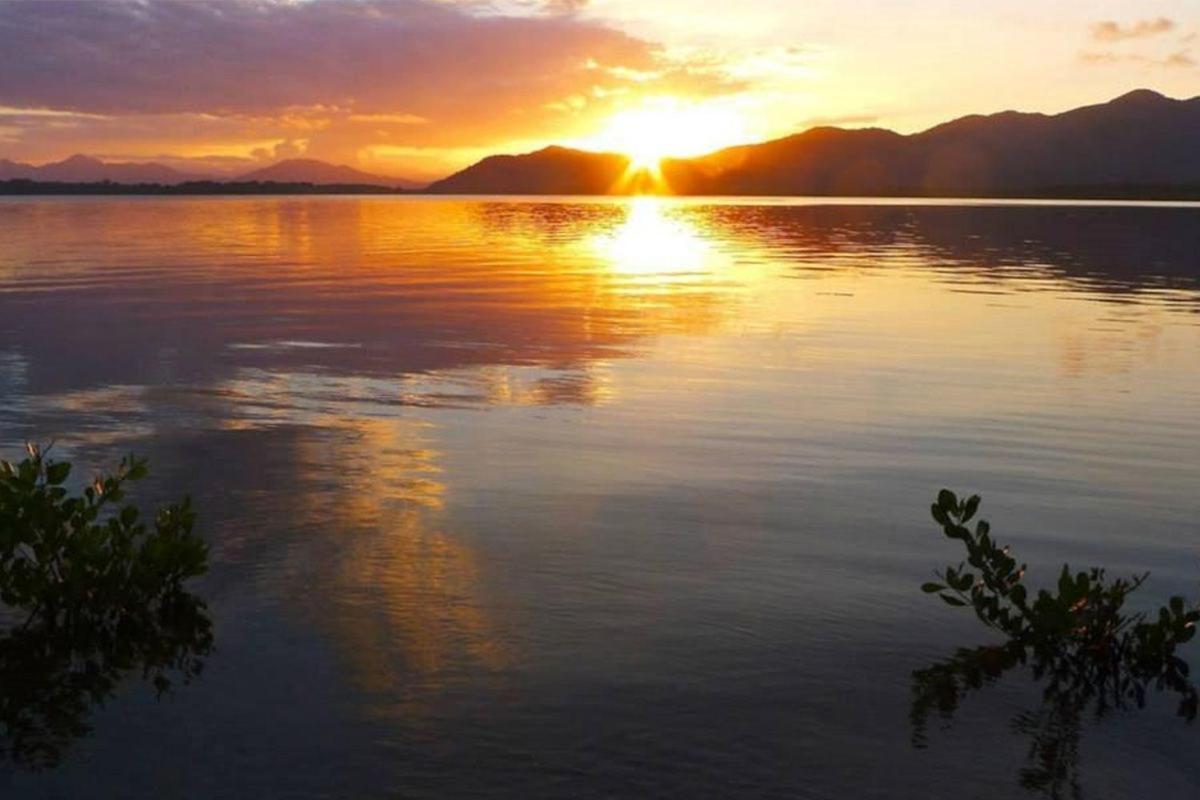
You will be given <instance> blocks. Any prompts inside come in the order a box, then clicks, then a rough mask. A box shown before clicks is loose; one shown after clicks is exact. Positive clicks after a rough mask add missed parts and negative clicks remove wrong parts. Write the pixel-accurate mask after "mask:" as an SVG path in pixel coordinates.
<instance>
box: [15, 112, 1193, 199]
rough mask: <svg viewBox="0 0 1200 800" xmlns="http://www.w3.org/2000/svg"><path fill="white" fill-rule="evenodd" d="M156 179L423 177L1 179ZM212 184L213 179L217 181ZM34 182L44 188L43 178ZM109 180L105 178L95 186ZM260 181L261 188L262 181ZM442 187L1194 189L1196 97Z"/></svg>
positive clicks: (565, 160)
mask: <svg viewBox="0 0 1200 800" xmlns="http://www.w3.org/2000/svg"><path fill="white" fill-rule="evenodd" d="M13 179H24V180H28V181H35V182H38V183H48V182H57V183H75V184H99V183H102V182H105V181H108V182H112V183H117V184H160V185H162V186H168V187H176V188H174V189H171V191H173V192H174V191H180V192H184V193H186V192H187V191H190V189H189V187H188V186H186V185H184V186H180V185H181V184H187V183H189V182H192V181H206V182H208V183H206V184H205V185H204V187H196V190H197V191H200V189H201V188H203V189H204V190H205V191H208V192H212V191H213V190H214V186H215V188H216V190H217V191H220V190H221V188H220V187H221V185H222V184H226V183H229V184H233V183H241V184H254V183H273V184H288V185H292V186H296V185H301V184H312V185H314V186H328V187H332V188H331V189H330V190H331V191H341V190H342V189H343V188H345V189H349V188H350V187H353V186H372V187H386V188H387V189H395V188H398V187H399V188H404V189H413V188H417V187H419V186H420V184H419V183H416V182H413V181H406V180H402V179H399V178H390V177H385V176H382V175H373V174H371V173H367V172H363V171H361V170H358V169H355V168H353V167H348V166H341V165H336V164H330V163H327V162H324V161H317V160H315V159H288V160H285V161H280V162H279V163H277V164H272V165H270V166H267V167H263V168H261V169H256V170H254V171H252V172H248V173H245V174H243V175H238V176H236V177H232V178H230V177H222V178H213V177H212V176H205V175H195V174H188V173H184V172H181V171H179V170H176V169H174V168H172V167H168V166H165V165H162V164H155V163H146V164H133V163H111V162H103V161H100V160H98V159H95V158H90V157H88V156H82V155H76V156H71V157H70V158H68V159H66V160H64V161H59V162H56V163H52V164H45V165H42V166H31V165H28V164H20V163H17V162H14V161H6V160H3V159H0V181H5V180H13ZM214 182H215V184H214ZM34 188H35V189H36V187H34ZM99 188H100V189H101V190H103V188H104V187H102V186H101V187H99ZM250 188H251V189H253V188H255V187H253V186H251V187H250ZM425 191H428V192H430V193H435V194H549V195H605V194H640V193H646V192H662V193H668V194H679V195H751V196H752V195H816V196H822V195H824V196H836V195H843V196H854V195H859V196H905V195H909V196H960V197H989V196H994V197H1014V196H1025V197H1039V196H1042V197H1141V198H1153V197H1164V198H1167V197H1188V198H1194V199H1200V97H1196V98H1193V99H1190V100H1175V99H1171V98H1169V97H1164V96H1163V95H1161V94H1158V93H1156V92H1152V91H1150V90H1147V89H1140V90H1137V91H1134V92H1130V93H1129V94H1125V95H1122V96H1121V97H1118V98H1116V99H1115V100H1111V101H1109V102H1107V103H1102V104H1099V105H1093V106H1086V107H1083V108H1077V109H1074V110H1073V111H1067V112H1064V113H1061V114H1053V115H1048V114H1033V113H1021V112H1016V111H1004V112H1001V113H998V114H991V115H986V116H985V115H972V116H967V117H962V118H961V119H957V120H954V121H952V122H947V123H945V124H943V125H938V126H936V127H934V128H930V129H929V130H926V131H922V132H920V133H915V134H909V135H903V134H899V133H895V132H893V131H889V130H884V129H881V128H866V129H843V128H834V127H818V128H812V129H810V130H808V131H805V132H803V133H798V134H795V135H793V136H788V137H785V138H782V139H776V140H774V141H769V142H763V143H760V144H748V145H742V146H738V147H730V148H726V149H724V150H720V151H717V152H715V153H711V154H708V155H704V156H699V157H697V158H689V159H666V160H664V161H663V162H662V163H661V165H660V166H659V170H658V171H657V173H656V174H652V173H651V172H650V171H647V170H635V169H632V168H631V162H630V159H629V157H628V156H625V155H621V154H618V153H593V152H588V151H583V150H575V149H570V148H566V147H559V146H552V147H547V148H544V149H542V150H539V151H537V152H534V153H527V154H524V155H496V156H489V157H488V158H485V159H483V160H482V161H479V162H478V163H476V164H474V165H472V166H470V167H468V168H466V169H464V170H462V171H460V172H457V173H455V174H453V175H451V176H449V177H447V178H444V179H442V180H440V181H436V182H435V183H433V184H431V185H430V186H428V187H427V188H426V189H425Z"/></svg>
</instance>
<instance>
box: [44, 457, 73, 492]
mask: <svg viewBox="0 0 1200 800" xmlns="http://www.w3.org/2000/svg"><path fill="white" fill-rule="evenodd" d="M70 474H71V464H70V463H69V462H67V461H56V462H54V463H53V464H48V465H47V466H46V483H48V484H50V485H51V486H58V485H59V484H61V483H62V482H63V481H65V480H66V479H67V476H68V475H70Z"/></svg>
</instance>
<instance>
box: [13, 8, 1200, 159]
mask: <svg viewBox="0 0 1200 800" xmlns="http://www.w3.org/2000/svg"><path fill="white" fill-rule="evenodd" d="M1135 88H1150V89H1154V90H1156V91H1159V92H1162V93H1163V94H1166V95H1169V96H1172V97H1181V98H1184V97H1194V96H1197V95H1200V0H1137V1H1133V0H1089V2H1087V3H1081V2H1078V0H1069V2H1068V0H1005V1H1003V2H1002V1H1001V0H988V1H987V2H984V0H957V1H955V2H952V1H951V0H736V1H727V0H704V1H703V2H699V1H698V0H208V1H207V2H193V1H190V0H182V1H176V0H129V1H128V2H126V0H81V1H80V2H74V1H72V0H0V158H10V159H13V160H17V161H24V162H30V163H45V162H48V161H54V160H58V159H61V158H64V157H66V156H69V155H71V154H74V153H86V154H89V155H93V156H97V157H100V158H103V159H105V160H112V161H158V162H160V163H165V164H169V165H171V166H174V167H177V168H179V169H184V170H187V171H191V172H197V173H214V174H235V173H237V172H240V171H245V170H249V169H254V168H257V167H259V166H265V165H267V164H269V163H273V162H274V161H277V160H279V159H281V158H290V157H309V158H319V159H322V160H326V161H332V162H335V163H342V164H350V165H352V166H356V167H359V168H361V169H365V170H368V171H371V172H376V173H380V174H387V175H394V176H400V177H411V178H414V179H428V178H434V177H440V176H442V175H445V174H447V173H448V172H451V171H453V170H455V169H458V168H461V167H463V166H466V165H468V164H469V163H472V162H474V161H476V160H478V159H479V158H481V157H483V156H485V155H488V154H491V153H501V152H527V151H531V150H535V149H538V148H540V147H542V146H545V145H548V144H556V143H557V144H566V145H570V146H578V147H585V148H590V149H604V150H622V151H630V150H637V149H638V148H639V146H640V147H641V148H642V149H646V150H652V151H654V153H658V152H662V153H664V154H670V155H693V154H698V153H700V152H704V151H707V150H711V149H716V148H718V147H723V146H727V145H731V144H737V143H742V142H750V141H760V140H764V139H769V138H774V137H778V136H784V135H787V134H790V133H794V132H797V131H799V130H803V129H805V128H808V127H812V126H814V125H840V126H843V127H867V126H879V127H886V128H891V129H893V130H897V131H900V132H903V133H910V132H915V131H919V130H923V129H924V128H927V127H930V126H932V125H935V124H937V123H939V122H943V121H946V120H948V119H952V118H955V117H959V116H963V115H965V114H971V113H991V112H996V111H1002V110H1006V109H1017V110H1022V111H1040V112H1047V113H1052V112H1058V111H1064V110H1067V109H1070V108H1074V107H1077V106H1081V105H1088V104H1091V103H1097V102H1103V101H1105V100H1108V99H1111V98H1113V97H1116V96H1118V95H1120V94H1123V93H1125V92H1127V91H1130V90H1132V89H1135Z"/></svg>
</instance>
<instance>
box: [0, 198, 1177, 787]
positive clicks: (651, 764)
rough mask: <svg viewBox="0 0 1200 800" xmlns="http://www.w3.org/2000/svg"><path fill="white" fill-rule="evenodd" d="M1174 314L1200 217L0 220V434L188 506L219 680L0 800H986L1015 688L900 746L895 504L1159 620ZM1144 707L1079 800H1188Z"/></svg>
mask: <svg viewBox="0 0 1200 800" xmlns="http://www.w3.org/2000/svg"><path fill="white" fill-rule="evenodd" d="M1198 312H1200V207H1188V206H1176V207H1119V206H1104V205H1100V206H1070V205H1019V204H1018V205H979V204H976V205H954V204H940V205H906V204H903V203H900V204H897V203H886V204H876V205H872V204H843V205H837V204H803V203H801V204H787V203H783V204H781V203H763V204H755V203H753V202H747V203H740V204H732V203H719V204H706V203H703V202H694V201H691V202H682V201H681V202H667V201H654V200H639V201H628V202H627V201H621V202H553V201H544V202H543V201H507V200H504V199H479V200H454V199H448V200H434V199H392V198H369V199H363V198H313V199H309V198H301V199H293V198H262V199H259V198H254V199H220V198H201V199H25V200H5V201H2V202H0V397H3V401H4V402H3V404H2V405H0V450H2V451H3V452H4V453H5V454H8V455H9V456H12V455H15V454H16V453H17V449H18V447H19V446H20V444H21V443H22V442H23V441H25V440H37V441H42V442H48V441H51V440H54V441H56V442H57V445H56V447H57V451H56V452H57V453H58V455H59V456H61V457H67V458H71V459H73V460H76V461H77V462H80V463H82V464H83V465H84V466H85V469H84V470H83V472H84V473H86V472H88V471H89V470H91V469H93V468H98V467H100V466H103V465H105V464H110V463H111V462H113V461H115V459H116V458H117V457H118V456H119V455H120V454H122V453H124V452H127V451H131V450H132V451H135V452H138V453H141V454H145V455H147V456H149V458H150V461H151V465H152V468H153V472H154V474H153V477H152V479H151V480H149V481H148V482H147V483H146V484H145V485H144V486H143V487H142V491H141V493H140V495H139V496H140V498H141V499H142V500H143V501H145V502H161V501H165V500H167V499H169V498H172V497H174V496H176V495H180V494H183V493H184V492H191V493H192V495H193V496H194V499H195V501H196V503H197V505H198V507H199V508H200V509H201V523H200V529H201V531H202V533H203V535H204V537H205V538H206V539H207V540H208V541H209V542H210V543H211V545H212V561H213V564H212V570H211V573H210V575H209V576H208V577H207V578H206V579H205V580H204V581H203V582H201V584H200V585H199V587H198V588H199V590H200V591H201V592H202V593H203V594H204V595H205V597H206V598H207V599H208V601H209V604H210V607H211V609H212V612H213V616H214V618H215V620H216V623H217V646H218V651H217V652H216V653H215V654H214V655H213V656H212V658H211V659H209V662H208V666H207V669H206V671H205V673H204V675H203V677H202V679H201V680H200V681H199V682H198V683H195V684H193V685H191V686H188V687H185V688H183V689H181V690H180V691H178V692H174V693H172V694H171V695H169V696H168V697H166V698H164V699H162V700H160V701H156V700H155V698H154V696H153V693H152V692H151V691H150V690H149V689H147V688H146V687H144V686H141V685H140V684H139V682H138V681H136V680H133V681H131V682H129V683H128V685H126V686H125V687H124V688H123V690H122V691H121V692H120V693H119V695H118V696H117V698H115V699H114V700H113V701H111V702H109V703H107V704H106V705H104V706H103V707H102V708H100V709H98V710H97V711H96V712H95V713H94V714H93V715H92V716H91V719H90V724H91V727H92V728H93V730H92V733H91V734H90V735H89V736H87V737H85V738H82V739H80V740H79V741H77V742H75V744H74V745H73V746H72V747H71V749H70V751H69V752H68V754H67V757H66V759H65V761H64V763H63V764H62V766H61V767H60V768H58V769H57V770H54V771H50V772H44V773H38V774H31V773H29V772H26V771H23V770H19V769H15V768H12V767H11V765H4V764H0V792H2V793H3V795H4V796H5V797H63V798H75V797H86V796H95V797H181V798H183V797H186V798H213V797H264V798H265V797H271V798H275V797H281V798H282V797H287V798H291V797H295V798H317V797H364V798H366V797H380V798H447V797H521V798H535V797H583V798H592V797H596V798H600V797H621V798H624V797H629V798H642V797H679V798H699V797H735V796H744V797H800V798H847V797H855V798H873V797H878V798H893V797H913V798H917V797H919V798H951V797H953V798H962V797H995V798H1018V797H1025V796H1028V795H1027V794H1025V793H1024V791H1023V790H1022V789H1021V787H1020V786H1019V784H1018V780H1017V770H1018V769H1020V768H1021V767H1022V766H1023V765H1024V763H1025V756H1026V751H1027V749H1028V746H1029V745H1028V742H1027V741H1026V740H1025V739H1024V738H1022V737H1021V736H1018V735H1016V734H1014V733H1013V731H1012V729H1011V728H1010V725H1009V720H1010V719H1011V718H1012V717H1013V715H1014V714H1016V713H1018V712H1020V711H1021V710H1022V709H1024V708H1028V707H1030V706H1031V705H1032V706H1036V704H1037V699H1038V694H1037V690H1036V689H1035V688H1034V687H1032V686H1030V685H1028V683H1027V682H1021V681H1015V682H1008V683H1005V684H1001V685H998V686H995V687H992V688H991V689H989V690H987V691H985V692H983V693H980V694H978V695H976V696H974V697H972V698H971V699H970V700H969V701H968V702H967V703H966V704H965V705H964V707H963V708H962V710H961V712H960V713H959V715H958V716H957V717H956V718H955V720H954V724H953V725H952V726H950V727H947V728H945V729H943V728H942V727H940V726H935V727H934V729H933V730H932V731H931V736H930V742H929V746H928V747H927V748H925V749H916V748H914V747H913V745H912V743H911V741H910V738H911V731H910V728H909V722H908V710H909V700H910V676H911V673H912V671H913V670H914V669H916V668H920V667H923V666H926V665H927V664H929V663H930V662H931V661H933V660H935V659H938V658H941V657H943V656H945V655H947V654H948V653H949V652H951V651H952V650H953V649H954V648H955V647H958V646H974V645H978V644H983V643H986V642H988V641H989V639H988V637H987V635H986V633H985V632H984V631H983V630H982V629H980V628H979V626H978V624H977V623H974V622H973V621H972V620H971V619H969V618H968V617H967V616H965V615H963V614H961V613H955V612H954V610H952V609H949V608H946V607H945V606H943V605H942V604H940V603H937V602H936V601H935V600H933V599H931V598H929V597H926V596H924V595H922V594H920V592H919V591H918V589H917V587H918V586H919V584H920V583H921V582H922V581H924V580H925V579H927V578H928V576H929V574H930V571H931V570H932V569H933V568H934V567H936V566H940V565H943V564H945V563H947V562H948V561H951V560H957V559H958V556H959V554H958V552H956V551H955V549H954V548H953V547H952V546H951V544H950V543H949V542H947V540H945V539H944V538H943V537H942V536H941V535H940V533H938V532H937V531H935V529H934V528H933V526H932V523H931V521H930V520H928V503H929V501H930V499H931V498H932V495H933V494H934V492H935V491H936V490H937V489H938V488H940V487H941V486H945V485H948V486H951V487H953V488H956V489H959V490H962V491H978V492H980V493H982V494H983V496H984V511H985V512H986V513H985V516H987V517H989V518H990V519H991V520H992V522H993V525H994V526H995V528H996V530H997V532H998V534H999V535H1000V537H1001V538H1002V539H1004V540H1006V541H1010V542H1012V543H1013V544H1014V545H1015V546H1016V548H1017V549H1018V553H1019V554H1020V555H1021V556H1022V557H1023V558H1025V559H1027V560H1028V561H1029V562H1030V563H1031V564H1033V565H1035V568H1034V570H1033V580H1034V581H1035V582H1040V581H1048V580H1051V579H1052V578H1053V577H1054V574H1055V572H1056V569H1057V566H1058V565H1059V564H1061V562H1062V561H1071V562H1072V563H1079V564H1080V565H1084V564H1085V563H1093V564H1104V565H1107V566H1108V567H1110V568H1111V569H1113V570H1115V571H1117V572H1128V571H1138V570H1152V571H1153V577H1152V579H1151V581H1150V583H1149V585H1148V587H1147V589H1145V590H1144V592H1143V593H1144V594H1145V597H1144V598H1143V602H1147V603H1149V602H1153V601H1155V600H1159V599H1162V598H1165V596H1166V595H1167V594H1168V593H1171V592H1187V593H1189V594H1191V595H1193V596H1194V595H1195V594H1196V592H1197V590H1198V587H1200V522H1198V520H1200V313H1198ZM1198 649H1200V648H1194V649H1193V650H1192V652H1191V653H1190V655H1191V656H1192V660H1193V663H1196V661H1197V657H1198V656H1200V652H1197V650H1198ZM1171 712H1172V709H1171V708H1170V707H1169V706H1167V705H1166V704H1165V703H1159V704H1155V703H1152V704H1151V707H1150V708H1149V709H1148V710H1147V711H1146V712H1144V713H1141V714H1130V715H1125V716H1122V717H1119V718H1117V719H1116V720H1112V721H1109V722H1108V723H1106V724H1103V725H1100V726H1097V727H1095V728H1094V729H1091V728H1089V729H1088V730H1087V731H1086V735H1085V738H1084V740H1083V743H1082V749H1081V757H1080V774H1081V776H1082V788H1083V791H1084V795H1085V796H1086V797H1089V798H1130V797H1150V796H1154V797H1156V798H1191V797H1195V796H1196V794H1197V793H1198V792H1200V762H1198V761H1197V760H1196V757H1195V756H1196V753H1197V752H1198V750H1197V745H1200V729H1197V728H1196V727H1194V726H1193V727H1188V726H1186V725H1185V724H1184V723H1182V722H1180V721H1178V720H1177V719H1175V718H1174V717H1173V716H1172V713H1171Z"/></svg>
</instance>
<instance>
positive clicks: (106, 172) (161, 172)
mask: <svg viewBox="0 0 1200 800" xmlns="http://www.w3.org/2000/svg"><path fill="white" fill-rule="evenodd" d="M5 180H30V181H38V182H45V183H102V182H104V181H109V182H112V183H120V184H139V183H140V184H162V185H165V186H177V185H179V184H182V183H188V182H191V181H213V180H217V181H221V182H225V183H252V182H259V183H287V184H302V183H311V184H314V185H317V186H322V185H342V186H385V187H389V188H395V187H404V188H414V187H418V186H421V185H422V184H420V183H416V182H414V181H407V180H404V179H401V178H389V177H385V176H383V175H373V174H371V173H369V172H363V171H362V170H358V169H355V168H353V167H346V166H341V165H338V164H330V163H327V162H325V161H317V160H316V159H311V158H292V159H287V160H285V161H280V162H278V163H276V164H272V165H271V166H268V167H263V168H262V169H256V170H253V171H251V172H247V173H245V174H242V175H237V176H233V177H221V178H214V177H212V176H211V175H200V174H193V173H187V172H182V171H180V170H177V169H175V168H173V167H168V166H165V165H163V164H156V163H144V164H138V163H121V162H108V161H101V160H100V159H97V158H92V157H89V156H84V155H74V156H71V157H70V158H68V159H65V160H63V161H56V162H54V163H51V164H43V165H41V166H33V165H31V164H22V163H19V162H16V161H8V160H5V159H0V181H5Z"/></svg>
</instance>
